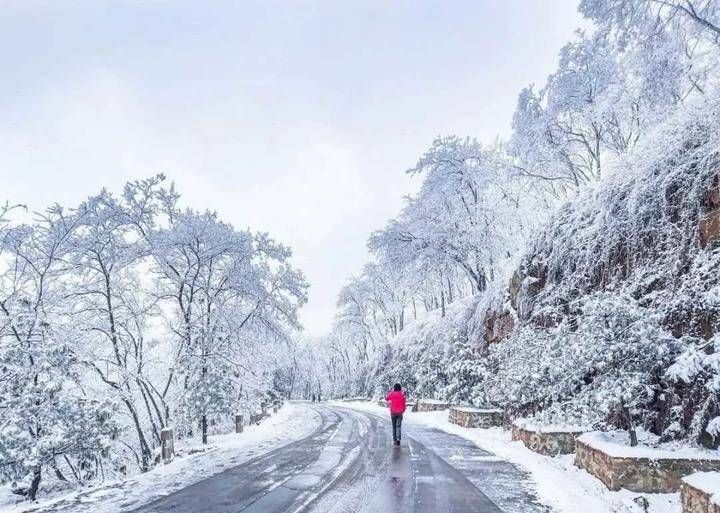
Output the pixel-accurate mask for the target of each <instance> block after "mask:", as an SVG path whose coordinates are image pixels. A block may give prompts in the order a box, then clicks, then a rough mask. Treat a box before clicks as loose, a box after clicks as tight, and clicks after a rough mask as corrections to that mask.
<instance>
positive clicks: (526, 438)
mask: <svg viewBox="0 0 720 513" xmlns="http://www.w3.org/2000/svg"><path fill="white" fill-rule="evenodd" d="M582 433H583V432H582V431H573V430H568V431H547V432H544V431H542V430H539V429H538V430H534V429H531V428H528V427H524V426H521V425H517V424H513V426H512V439H513V440H520V441H521V442H522V443H523V444H525V447H527V448H528V449H530V450H531V451H534V452H537V453H539V454H543V455H545V456H557V455H558V454H572V453H574V452H575V440H576V439H577V437H578V436H580V435H581V434H582Z"/></svg>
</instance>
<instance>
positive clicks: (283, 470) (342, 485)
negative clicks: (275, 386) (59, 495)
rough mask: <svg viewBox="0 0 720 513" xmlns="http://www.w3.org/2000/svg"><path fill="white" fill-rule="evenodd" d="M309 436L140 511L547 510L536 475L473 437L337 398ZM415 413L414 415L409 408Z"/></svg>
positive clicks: (364, 512) (449, 512) (532, 512)
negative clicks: (399, 421)
mask: <svg viewBox="0 0 720 513" xmlns="http://www.w3.org/2000/svg"><path fill="white" fill-rule="evenodd" d="M308 407H312V408H315V409H316V410H317V411H318V412H319V413H320V414H321V416H322V423H321V425H320V426H319V428H318V429H317V430H316V431H315V432H314V433H312V434H311V435H310V436H308V437H307V438H304V439H301V440H298V441H296V442H294V443H291V444H289V445H286V446H284V447H280V448H278V449H276V450H274V451H272V452H270V453H267V454H264V455H263V456H259V457H257V458H255V459H253V460H250V461H248V462H246V463H244V464H242V465H239V466H237V467H234V468H231V469H229V470H226V471H225V472H222V473H220V474H217V475H215V476H212V477H210V478H208V479H205V480H203V481H200V482H198V483H196V484H194V485H191V486H189V487H187V488H183V489H182V490H179V491H177V492H175V493H172V494H170V495H168V496H166V497H163V498H161V499H158V500H156V501H154V502H152V503H150V504H147V505H145V506H143V507H141V508H139V509H136V510H134V511H133V513H240V512H243V513H280V512H283V513H284V512H287V513H350V512H353V513H356V512H362V513H501V512H505V513H541V512H543V513H544V512H546V511H547V509H546V508H545V507H543V506H540V505H539V504H537V502H536V500H535V498H534V496H533V494H532V492H531V491H530V486H529V479H528V476H527V475H526V474H524V473H523V472H521V471H520V470H519V469H517V468H516V467H514V466H513V465H511V464H509V463H507V462H504V461H502V460H499V459H498V458H496V457H494V456H493V455H492V454H490V453H488V452H486V451H483V450H481V449H479V448H477V447H476V446H475V445H473V444H472V443H470V442H468V441H466V440H464V439H462V438H460V437H457V436H454V435H450V434H447V433H444V432H441V431H438V430H434V429H429V428H423V427H420V426H418V425H415V424H413V423H412V419H411V415H412V414H410V415H408V416H406V420H405V421H404V423H403V424H404V425H403V428H404V434H405V438H404V439H403V441H402V446H401V447H394V446H392V445H391V440H390V438H391V432H390V419H389V416H388V418H387V419H385V418H381V417H377V416H375V415H371V414H367V413H363V412H358V411H354V410H350V409H345V408H339V407H335V406H329V405H309V406H308ZM408 417H409V418H408Z"/></svg>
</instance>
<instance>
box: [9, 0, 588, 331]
mask: <svg viewBox="0 0 720 513" xmlns="http://www.w3.org/2000/svg"><path fill="white" fill-rule="evenodd" d="M576 4H577V1H576V0H542V1H541V0H508V1H506V0H475V1H465V2H460V1H449V0H444V1H440V0H438V1H418V0H412V1H411V0H408V1H405V2H403V1H390V0H382V1H380V0H378V1H334V0H327V1H317V2H314V1H290V0H287V1H285V2H278V1H258V2H242V1H234V2H230V1H228V2H224V1H197V0H188V1H174V2H169V1H167V2H164V1H150V0H148V1H140V0H138V1H116V2H105V1H100V0H96V1H89V0H88V1H72V2H70V1H67V2H63V1H59V0H48V1H47V2H35V1H31V0H18V1H17V2H8V1H6V0H4V1H1V2H0V7H1V8H2V16H0V69H2V79H1V80H0V201H4V200H6V199H7V200H10V201H12V202H20V203H26V204H28V205H29V206H31V207H32V208H34V209H42V208H44V207H45V206H46V205H48V204H50V203H52V202H55V201H57V202H60V203H62V204H65V205H68V206H73V205H76V204H77V203H79V202H80V201H81V200H82V199H83V198H84V197H86V196H87V195H89V194H92V193H95V192H97V191H98V190H99V189H100V188H102V187H103V186H106V187H108V188H109V189H110V190H113V191H117V192H119V191H120V189H121V186H122V184H123V183H124V182H125V181H127V180H129V179H136V178H141V177H146V176H149V175H152V174H155V173H158V172H163V173H165V174H166V175H167V176H168V177H169V178H170V179H172V180H174V181H175V182H176V183H177V185H178V188H179V190H180V192H181V193H182V194H183V196H184V199H185V202H186V203H188V204H190V205H191V206H193V207H196V208H199V209H204V208H210V209H214V210H217V211H218V212H219V214H220V216H221V217H222V218H223V219H224V220H227V221H229V222H232V223H233V224H234V225H236V226H237V227H239V228H244V227H251V228H252V229H256V230H265V231H269V232H270V233H271V234H272V235H273V236H274V237H275V238H277V239H279V240H281V241H283V242H284V243H287V244H289V245H290V246H292V247H293V248H294V251H295V258H294V261H295V264H296V265H297V266H298V267H300V268H302V269H303V270H304V271H305V273H306V275H307V277H308V279H309V281H310V283H311V290H310V302H309V304H308V305H307V306H306V307H305V309H304V312H303V314H302V320H303V322H304V324H305V326H306V328H307V330H308V331H309V332H310V333H311V334H319V333H322V332H324V331H326V330H327V329H328V328H329V325H330V323H331V321H332V316H333V311H334V304H335V298H336V295H337V293H338V291H339V289H340V287H341V286H342V284H343V283H344V281H345V280H346V279H347V277H348V276H349V275H350V274H353V273H356V272H358V271H359V270H360V268H361V267H362V264H363V263H364V262H365V261H366V259H367V252H366V247H365V242H366V239H367V237H368V235H369V233H370V232H371V231H372V230H374V229H377V228H380V227H381V226H382V225H383V224H384V222H385V220H386V219H387V218H388V217H390V216H392V215H393V214H394V213H396V212H397V211H398V210H399V208H400V207H401V204H402V196H403V195H404V194H407V193H408V192H411V191H412V190H413V189H414V188H415V187H416V185H415V184H413V183H412V181H411V180H410V178H408V177H407V176H406V175H405V174H404V170H405V169H407V168H408V167H410V166H411V165H412V164H414V163H415V161H416V160H417V158H418V157H419V156H420V154H421V153H422V152H423V150H424V149H425V148H426V147H427V146H428V145H429V144H430V143H431V142H432V139H433V138H434V137H435V136H436V135H440V134H450V133H456V134H458V135H471V136H476V137H478V138H480V139H482V140H485V141H489V140H492V139H494V138H495V136H496V135H498V134H501V135H502V134H507V133H508V131H509V126H510V120H511V117H512V112H513V110H514V107H515V100H516V97H517V94H518V92H519V91H520V88H521V87H523V86H525V85H526V84H528V83H530V82H536V83H541V82H543V81H544V79H545V77H546V76H547V75H548V74H549V73H550V72H552V71H553V69H554V67H555V65H556V62H557V54H558V51H559V49H560V47H561V46H562V45H563V44H565V43H566V42H567V41H569V40H570V38H571V37H572V33H573V30H574V29H575V28H576V27H577V26H579V25H580V23H581V22H580V18H579V15H578V14H577V12H576Z"/></svg>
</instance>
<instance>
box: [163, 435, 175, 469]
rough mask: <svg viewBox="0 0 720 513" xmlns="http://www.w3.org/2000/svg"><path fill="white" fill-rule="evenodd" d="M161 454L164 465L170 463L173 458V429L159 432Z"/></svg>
mask: <svg viewBox="0 0 720 513" xmlns="http://www.w3.org/2000/svg"><path fill="white" fill-rule="evenodd" d="M160 444H161V447H162V449H161V453H162V459H163V462H164V463H170V462H171V461H172V460H173V458H174V457H175V430H174V429H173V428H169V427H166V428H163V429H162V431H160Z"/></svg>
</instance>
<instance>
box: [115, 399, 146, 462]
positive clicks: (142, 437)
mask: <svg viewBox="0 0 720 513" xmlns="http://www.w3.org/2000/svg"><path fill="white" fill-rule="evenodd" d="M122 401H123V403H124V404H125V406H126V407H127V409H128V411H129V412H130V416H131V417H132V419H133V424H135V431H136V432H137V435H138V441H139V442H140V456H141V463H140V470H141V471H143V472H147V471H148V469H149V468H150V459H151V457H152V455H151V454H150V447H149V446H148V443H147V441H146V440H145V434H144V433H143V430H142V426H141V425H140V418H139V417H138V414H137V411H135V407H134V406H133V404H132V403H131V402H130V401H129V400H128V399H123V400H122Z"/></svg>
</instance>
